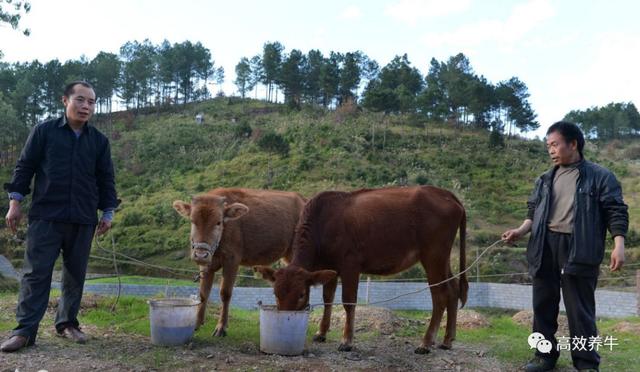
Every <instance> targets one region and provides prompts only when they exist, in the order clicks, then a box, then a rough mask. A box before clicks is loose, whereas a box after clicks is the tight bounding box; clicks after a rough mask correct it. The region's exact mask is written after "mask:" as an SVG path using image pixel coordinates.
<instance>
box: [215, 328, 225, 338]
mask: <svg viewBox="0 0 640 372" xmlns="http://www.w3.org/2000/svg"><path fill="white" fill-rule="evenodd" d="M226 335H227V331H225V330H224V328H216V329H215V330H214V331H213V336H214V337H225V336H226Z"/></svg>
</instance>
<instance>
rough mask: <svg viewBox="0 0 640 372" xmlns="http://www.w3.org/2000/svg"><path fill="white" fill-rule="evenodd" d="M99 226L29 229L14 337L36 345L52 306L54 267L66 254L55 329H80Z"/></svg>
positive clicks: (38, 224)
mask: <svg viewBox="0 0 640 372" xmlns="http://www.w3.org/2000/svg"><path fill="white" fill-rule="evenodd" d="M94 231H95V225H79V224H71V223H61V222H50V221H43V220H33V221H30V222H29V227H28V229H27V249H26V251H25V253H24V268H23V276H22V281H21V283H20V297H19V299H18V308H17V310H16V320H17V321H18V326H17V327H16V328H14V330H13V333H12V334H13V335H20V336H25V337H27V338H28V339H29V341H28V342H29V344H33V343H34V342H35V339H36V336H37V333H38V326H39V324H40V321H41V320H42V317H43V316H44V314H45V312H46V311H47V305H48V304H49V292H50V290H51V276H52V274H53V268H54V264H55V262H56V259H57V258H58V255H59V254H60V252H62V283H61V296H60V301H59V302H58V311H57V313H56V320H55V327H56V330H57V331H58V332H62V330H64V328H65V327H67V326H69V325H73V326H75V327H78V325H79V323H78V319H77V315H78V311H79V310H80V300H81V299H82V290H83V288H84V279H85V275H86V273H87V263H88V261H89V252H90V250H91V239H92V238H93V234H94Z"/></svg>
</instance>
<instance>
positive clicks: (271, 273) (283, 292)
mask: <svg viewBox="0 0 640 372" xmlns="http://www.w3.org/2000/svg"><path fill="white" fill-rule="evenodd" d="M253 270H254V271H256V272H259V273H260V274H261V275H262V277H263V278H264V279H265V280H267V281H269V282H271V284H272V285H273V292H274V293H275V295H276V305H277V307H278V310H287V311H293V310H303V309H304V308H305V307H307V305H308V304H309V291H310V289H311V286H312V285H318V284H323V285H324V284H327V283H329V282H330V281H331V280H333V279H335V278H336V275H337V273H336V272H335V271H333V270H319V271H314V272H310V271H307V270H305V269H303V268H301V267H298V266H295V265H289V266H287V267H285V268H282V269H279V270H274V269H272V268H270V267H267V266H256V267H254V268H253Z"/></svg>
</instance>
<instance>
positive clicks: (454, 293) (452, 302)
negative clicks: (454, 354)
mask: <svg viewBox="0 0 640 372" xmlns="http://www.w3.org/2000/svg"><path fill="white" fill-rule="evenodd" d="M449 276H450V277H451V273H449ZM447 284H448V286H447V295H448V296H449V301H448V302H447V329H446V331H445V333H444V340H443V341H442V344H441V345H440V346H439V347H440V348H441V349H445V350H449V349H451V346H452V343H453V340H455V339H456V321H457V319H458V279H457V278H456V279H453V280H451V281H450V282H448V283H447Z"/></svg>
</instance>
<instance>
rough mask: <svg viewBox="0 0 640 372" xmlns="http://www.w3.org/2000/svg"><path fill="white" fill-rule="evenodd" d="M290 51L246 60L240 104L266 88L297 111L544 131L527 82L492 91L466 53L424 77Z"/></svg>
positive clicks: (407, 68) (400, 67) (401, 68)
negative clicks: (342, 110) (343, 108)
mask: <svg viewBox="0 0 640 372" xmlns="http://www.w3.org/2000/svg"><path fill="white" fill-rule="evenodd" d="M284 49H285V48H284V46H283V45H282V44H281V43H279V42H267V43H265V44H264V46H263V50H262V54H258V55H255V56H253V57H242V58H241V59H240V61H239V62H238V64H237V65H236V67H235V72H236V79H235V81H234V83H235V84H236V86H237V88H238V92H239V94H240V95H241V96H242V97H245V96H246V95H248V94H250V92H251V91H252V90H255V97H256V98H257V94H258V86H259V85H262V86H264V88H265V99H266V100H268V101H273V100H276V101H277V99H278V98H277V93H278V91H282V92H283V95H284V102H285V103H287V104H289V105H290V106H292V107H300V105H301V104H315V105H322V106H324V107H337V106H340V105H343V104H345V103H357V104H359V105H361V106H363V107H365V108H367V109H369V110H372V111H381V112H385V113H416V114H420V115H424V116H426V117H427V118H429V119H430V120H437V121H453V122H455V123H456V124H461V125H473V126H476V127H479V128H485V129H492V130H496V131H500V132H501V133H502V132H506V133H509V134H512V133H516V131H520V132H528V131H531V130H534V129H536V128H538V127H539V124H538V122H537V121H536V120H535V119H536V114H535V112H534V111H533V109H532V108H531V105H530V103H529V101H528V98H529V93H528V88H527V86H526V84H525V83H524V82H522V81H521V80H520V79H518V78H517V77H513V78H511V79H509V80H506V81H501V82H499V83H497V84H491V83H490V82H488V81H487V79H486V78H484V77H483V76H478V75H476V74H475V73H474V71H473V69H472V67H471V63H470V61H469V59H468V58H467V57H466V56H465V55H464V54H462V53H460V54H458V55H456V56H452V57H450V58H449V59H448V60H447V61H442V62H440V61H437V60H436V59H435V58H434V59H432V60H431V63H430V67H429V72H428V74H427V75H426V76H423V74H422V73H421V72H420V70H418V69H417V68H416V67H414V66H412V65H411V62H410V61H409V59H408V57H407V55H406V54H405V55H402V56H396V57H395V58H393V60H391V61H390V62H389V63H388V64H387V65H385V66H384V67H382V68H380V66H379V64H378V63H377V62H376V61H375V60H373V59H371V58H369V57H368V56H367V55H366V54H364V53H363V52H362V51H354V52H347V53H339V52H334V51H331V52H329V54H328V55H323V53H322V52H320V51H319V50H315V49H314V50H310V51H309V52H308V53H306V54H305V53H303V52H302V51H300V50H298V49H293V50H291V51H290V52H288V53H285V52H284ZM274 92H275V93H274Z"/></svg>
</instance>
